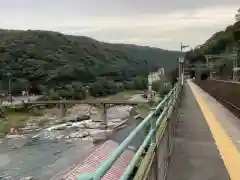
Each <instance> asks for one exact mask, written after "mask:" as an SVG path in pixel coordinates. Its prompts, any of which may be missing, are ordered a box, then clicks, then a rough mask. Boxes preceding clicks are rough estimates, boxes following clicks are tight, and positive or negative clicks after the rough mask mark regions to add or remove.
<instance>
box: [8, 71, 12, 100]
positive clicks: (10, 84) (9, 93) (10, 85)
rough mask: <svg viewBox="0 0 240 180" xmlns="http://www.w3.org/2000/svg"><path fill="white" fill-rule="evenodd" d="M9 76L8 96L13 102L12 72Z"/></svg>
mask: <svg viewBox="0 0 240 180" xmlns="http://www.w3.org/2000/svg"><path fill="white" fill-rule="evenodd" d="M7 77H8V96H9V101H10V103H12V78H11V73H9V72H8V73H7Z"/></svg>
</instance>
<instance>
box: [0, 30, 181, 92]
mask: <svg viewBox="0 0 240 180" xmlns="http://www.w3.org/2000/svg"><path fill="white" fill-rule="evenodd" d="M180 54H181V53H180V52H177V51H167V50H163V49H159V48H151V47H144V46H137V45H127V44H110V43H103V42H100V41H97V40H94V39H92V38H88V37H84V36H73V35H64V34H62V33H59V32H52V31H40V30H27V31H20V30H3V29H2V30H0V79H2V87H5V88H6V87H7V81H6V79H7V77H6V74H7V73H10V74H11V79H12V83H13V84H12V86H13V90H14V91H20V90H22V89H24V87H31V88H33V89H35V91H39V90H40V89H42V87H45V88H53V89H55V88H59V87H63V86H66V85H69V84H70V85H71V86H72V84H74V83H75V84H76V82H78V83H81V84H82V85H84V86H85V85H86V84H88V83H94V82H96V81H98V80H99V78H105V79H106V78H107V80H110V81H115V82H116V81H118V82H125V81H131V80H133V78H134V77H136V76H146V75H147V74H148V72H150V71H156V70H157V69H158V68H159V67H163V68H165V70H166V71H170V70H173V69H174V68H176V67H177V58H178V57H179V56H180ZM40 87H41V88H40Z"/></svg>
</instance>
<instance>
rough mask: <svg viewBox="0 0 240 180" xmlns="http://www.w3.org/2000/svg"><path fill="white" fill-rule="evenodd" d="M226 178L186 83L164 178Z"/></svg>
mask: <svg viewBox="0 0 240 180" xmlns="http://www.w3.org/2000/svg"><path fill="white" fill-rule="evenodd" d="M228 179H230V178H229V175H228V171H227V169H226V168H225V165H224V162H223V160H222V159H221V156H220V154H219V151H218V148H217V146H216V145H215V141H214V138H213V136H212V133H211V131H210V129H209V126H208V123H207V122H206V119H205V117H204V116H203V113H202V112H201V109H200V107H199V105H198V102H197V100H196V98H195V96H194V94H193V92H192V90H191V88H190V86H189V85H188V84H186V85H185V92H184V100H183V103H182V108H181V110H180V118H179V123H178V127H177V134H176V139H175V145H174V150H173V154H172V159H171V162H170V165H169V170H168V177H167V180H228ZM239 179H240V178H239ZM239 179H238V180H239ZM234 180H237V179H234Z"/></svg>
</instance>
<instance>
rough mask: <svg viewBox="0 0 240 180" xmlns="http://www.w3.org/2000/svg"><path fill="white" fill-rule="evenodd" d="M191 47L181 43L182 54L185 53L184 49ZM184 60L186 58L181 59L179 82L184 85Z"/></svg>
mask: <svg viewBox="0 0 240 180" xmlns="http://www.w3.org/2000/svg"><path fill="white" fill-rule="evenodd" d="M187 47H189V46H188V45H183V43H182V42H181V46H180V49H181V52H183V49H185V48H187ZM184 59H185V57H181V58H179V80H180V82H181V84H182V85H183V83H184Z"/></svg>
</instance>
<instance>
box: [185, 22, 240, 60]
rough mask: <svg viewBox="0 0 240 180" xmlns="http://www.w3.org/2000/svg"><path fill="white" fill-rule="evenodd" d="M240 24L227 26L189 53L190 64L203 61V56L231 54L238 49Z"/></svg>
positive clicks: (239, 45)
mask: <svg viewBox="0 0 240 180" xmlns="http://www.w3.org/2000/svg"><path fill="white" fill-rule="evenodd" d="M239 41H240V22H237V23H235V24H234V25H230V26H228V27H227V28H226V29H225V30H224V31H220V32H216V33H215V34H214V35H213V36H212V37H210V38H209V39H208V40H207V41H206V42H205V43H204V44H203V45H201V46H199V47H198V48H196V49H194V50H192V51H189V52H188V53H187V58H188V59H189V60H190V61H191V62H196V61H203V62H204V61H205V58H204V56H203V55H204V54H221V53H232V52H233V51H234V49H237V47H238V48H240V42H239Z"/></svg>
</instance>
